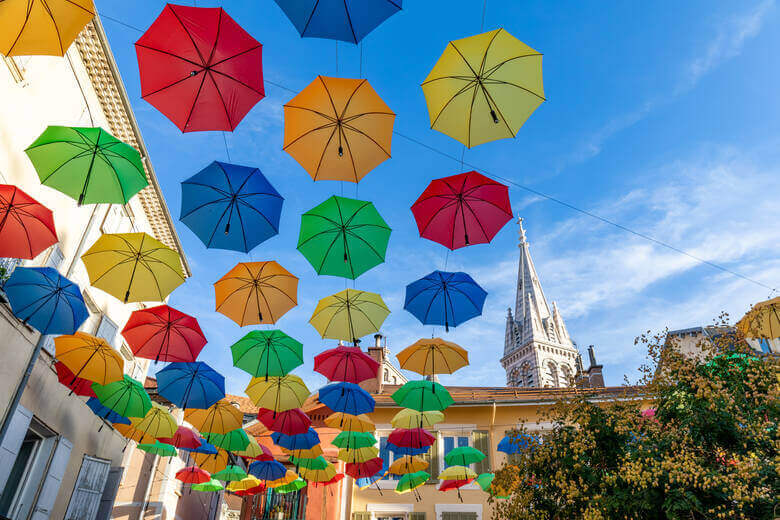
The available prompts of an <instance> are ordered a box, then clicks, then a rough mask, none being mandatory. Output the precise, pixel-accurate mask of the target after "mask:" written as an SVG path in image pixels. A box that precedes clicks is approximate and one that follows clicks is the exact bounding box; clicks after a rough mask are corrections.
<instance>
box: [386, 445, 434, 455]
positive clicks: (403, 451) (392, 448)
mask: <svg viewBox="0 0 780 520" xmlns="http://www.w3.org/2000/svg"><path fill="white" fill-rule="evenodd" d="M386 447H387V451H389V452H390V453H392V454H393V455H395V456H396V457H416V456H417V455H424V454H426V453H428V451H429V450H430V449H431V448H430V446H423V447H422V448H402V447H401V446H396V445H395V444H393V443H392V442H388V443H387V446H386Z"/></svg>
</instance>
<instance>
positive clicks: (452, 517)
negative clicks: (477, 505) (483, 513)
mask: <svg viewBox="0 0 780 520" xmlns="http://www.w3.org/2000/svg"><path fill="white" fill-rule="evenodd" d="M441 520H477V513H474V512H473V511H469V512H467V511H443V512H442V514H441Z"/></svg>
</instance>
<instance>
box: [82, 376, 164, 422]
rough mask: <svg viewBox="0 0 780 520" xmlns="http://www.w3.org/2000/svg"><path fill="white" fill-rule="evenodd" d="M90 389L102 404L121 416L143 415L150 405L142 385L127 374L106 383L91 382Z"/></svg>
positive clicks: (150, 402)
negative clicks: (117, 379)
mask: <svg viewBox="0 0 780 520" xmlns="http://www.w3.org/2000/svg"><path fill="white" fill-rule="evenodd" d="M92 390H94V392H95V395H96V396H97V398H98V399H99V400H100V403H101V404H102V405H103V406H105V407H106V408H111V409H112V410H114V411H115V412H116V413H118V414H119V415H121V416H122V417H144V416H145V415H146V412H148V411H149V410H150V409H151V407H152V400H151V399H149V394H147V393H146V390H145V389H144V386H143V385H142V384H141V383H139V382H138V381H136V380H135V379H133V378H131V377H130V376H127V375H126V376H123V377H122V379H120V380H119V381H114V382H113V383H108V384H107V385H99V384H97V383H92Z"/></svg>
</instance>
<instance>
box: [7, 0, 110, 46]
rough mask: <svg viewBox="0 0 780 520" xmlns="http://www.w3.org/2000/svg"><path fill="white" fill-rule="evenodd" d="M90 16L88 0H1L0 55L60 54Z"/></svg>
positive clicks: (92, 11)
mask: <svg viewBox="0 0 780 520" xmlns="http://www.w3.org/2000/svg"><path fill="white" fill-rule="evenodd" d="M94 16H95V4H93V3H92V0H4V1H2V2H0V54H4V55H6V56H32V55H44V56H64V55H65V51H67V50H68V47H70V44H71V43H73V40H75V39H76V36H78V35H79V33H80V32H81V30H82V29H83V28H84V26H85V25H87V24H88V23H89V21H90V20H92V18H94Z"/></svg>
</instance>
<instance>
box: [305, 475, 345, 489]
mask: <svg viewBox="0 0 780 520" xmlns="http://www.w3.org/2000/svg"><path fill="white" fill-rule="evenodd" d="M343 479H344V474H343V473H336V475H335V476H334V477H333V478H332V479H330V480H328V481H326V482H309V485H310V486H314V487H325V486H330V485H331V484H335V483H337V482H339V481H341V480H343Z"/></svg>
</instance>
